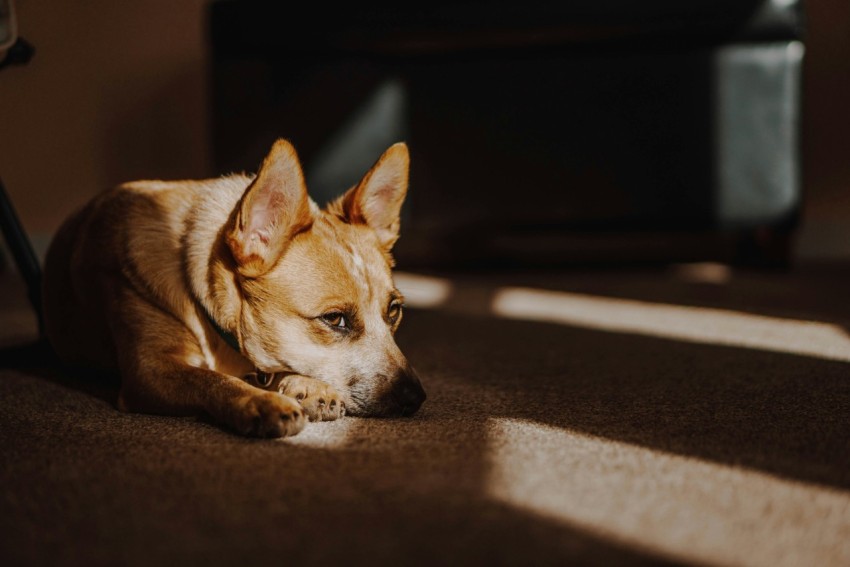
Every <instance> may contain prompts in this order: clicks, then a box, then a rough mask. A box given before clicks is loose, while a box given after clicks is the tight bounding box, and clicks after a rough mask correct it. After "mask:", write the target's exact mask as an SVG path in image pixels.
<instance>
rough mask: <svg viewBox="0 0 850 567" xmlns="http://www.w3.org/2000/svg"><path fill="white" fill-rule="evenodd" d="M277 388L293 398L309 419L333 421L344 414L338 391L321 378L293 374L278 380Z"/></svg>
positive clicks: (343, 406)
mask: <svg viewBox="0 0 850 567" xmlns="http://www.w3.org/2000/svg"><path fill="white" fill-rule="evenodd" d="M278 390H279V391H280V393H281V394H283V395H284V396H289V397H290V398H295V399H296V400H297V401H298V403H300V404H301V407H302V408H304V411H305V412H306V414H307V416H308V417H309V418H310V421H333V420H335V419H339V418H341V417H342V416H344V415H345V402H344V401H343V399H342V396H341V395H340V393H339V392H337V391H336V389H335V388H334V387H333V386H331V385H330V384H327V383H325V382H322V381H321V380H316V379H315V378H308V377H307V376H299V375H296V374H293V375H290V376H286V377H285V378H283V379H282V380H281V381H280V384H279V385H278Z"/></svg>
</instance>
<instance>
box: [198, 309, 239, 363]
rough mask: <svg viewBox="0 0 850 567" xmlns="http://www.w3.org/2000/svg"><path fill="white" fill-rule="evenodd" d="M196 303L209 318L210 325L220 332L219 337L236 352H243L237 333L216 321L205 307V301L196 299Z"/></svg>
mask: <svg viewBox="0 0 850 567" xmlns="http://www.w3.org/2000/svg"><path fill="white" fill-rule="evenodd" d="M195 303H197V304H198V307H199V308H200V310H201V313H203V314H204V317H205V318H206V319H207V323H209V324H210V326H211V327H212V328H213V329H215V332H216V333H217V334H218V336H219V337H221V340H223V341H224V342H225V343H227V346H229V347H230V348H232V349H233V350H235V351H236V352H238V353H241V352H242V347H241V346H239V339H238V338H236V335H234V334H233V333H231V332H230V331H227V330H225V329H224V328H222V326H221V325H219V324H218V321H216V320H215V318H214V317H213V316H212V315H210V312H209V311H207V308H206V307H204V304H203V303H201V302H200V301H197V300H196V301H195Z"/></svg>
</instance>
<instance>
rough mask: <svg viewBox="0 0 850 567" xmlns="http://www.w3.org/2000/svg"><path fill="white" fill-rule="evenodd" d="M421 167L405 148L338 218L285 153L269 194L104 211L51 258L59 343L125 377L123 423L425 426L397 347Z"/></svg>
mask: <svg viewBox="0 0 850 567" xmlns="http://www.w3.org/2000/svg"><path fill="white" fill-rule="evenodd" d="M408 165H409V156H408V150H407V146H406V145H404V144H403V143H398V144H395V145H393V146H391V147H390V148H389V149H388V150H387V151H386V152H385V153H384V154H383V155H382V156H381V158H380V159H379V160H378V161H377V163H376V164H375V165H374V166H373V167H372V169H371V170H369V172H368V173H366V175H365V176H364V177H363V179H362V180H361V181H360V183H358V184H357V185H356V186H355V187H353V188H352V189H350V190H349V191H348V192H346V193H345V194H344V195H342V196H341V197H340V198H339V199H337V200H336V201H334V202H333V203H330V204H329V205H328V206H327V207H326V208H325V209H323V210H320V209H319V207H318V206H317V205H316V204H315V203H314V202H313V201H312V200H311V199H310V198H309V197H308V195H307V190H306V187H305V183H304V176H303V173H302V170H301V165H300V163H299V160H298V157H297V155H296V153H295V149H294V148H293V147H292V145H291V144H290V143H289V142H287V141H285V140H278V141H277V142H276V143H275V144H274V146H273V147H272V148H271V151H270V152H269V154H268V156H267V157H266V158H265V160H264V161H263V164H262V166H261V168H260V170H259V172H258V173H257V175H256V176H255V177H253V178H251V177H247V176H244V175H233V176H228V177H222V178H219V179H211V180H203V181H175V182H163V181H138V182H133V183H128V184H125V185H122V186H120V187H117V188H115V189H113V190H112V191H109V192H107V193H104V194H102V195H100V196H98V197H97V198H95V199H94V200H93V201H92V202H91V203H89V204H88V205H87V206H86V207H85V208H83V209H82V210H81V211H80V212H78V213H77V214H76V215H74V216H73V217H71V218H70V219H69V220H68V221H67V222H66V223H65V224H64V225H63V226H62V227H61V228H60V230H59V232H58V233H57V235H56V237H55V239H54V241H53V243H52V244H51V246H50V249H49V251H48V254H47V259H46V262H45V271H44V294H43V295H44V297H43V302H44V312H45V329H46V333H47V336H48V339H49V340H50V342H51V344H52V345H53V347H54V349H55V350H56V352H57V353H58V354H59V356H60V358H62V360H63V361H65V362H66V363H68V364H70V365H74V366H80V365H83V366H89V367H92V366H94V367H97V368H100V369H108V370H117V371H118V372H119V373H120V375H121V391H120V396H119V400H118V406H119V407H120V408H121V409H123V410H125V411H134V412H145V413H161V414H168V415H188V414H198V413H207V414H209V415H210V416H212V417H213V419H215V420H217V421H218V422H220V423H223V424H226V425H228V426H230V427H232V428H233V429H235V430H236V431H239V432H241V433H243V434H247V435H259V436H270V437H278V436H286V435H294V434H296V433H298V432H299V431H300V430H301V429H302V428H303V427H304V425H305V422H306V419H307V418H310V419H325V420H327V419H336V418H338V417H341V416H342V415H343V414H345V413H349V414H353V415H361V416H387V415H410V414H412V413H414V412H415V411H416V410H417V409H418V408H419V407H420V405H421V404H422V402H423V401H424V400H425V392H424V390H423V389H422V386H421V384H420V382H419V379H418V378H417V376H416V374H415V373H414V372H413V370H412V368H411V367H410V365H409V364H408V362H407V360H406V359H405V357H404V355H403V354H402V353H401V351H400V350H399V348H398V346H396V343H395V339H394V333H395V331H396V329H397V328H398V325H399V323H400V322H401V317H402V297H401V294H400V293H399V292H398V291H397V290H396V289H395V286H394V285H393V279H392V274H391V267H392V265H393V260H392V257H391V256H390V250H391V248H392V246H393V244H394V243H395V241H396V239H397V238H398V236H399V225H400V223H399V213H400V209H401V206H402V202H403V201H404V197H405V194H406V192H407V183H408ZM269 375H273V377H274V380H269V379H268V377H269ZM246 376H253V379H254V380H255V383H257V382H259V385H262V386H266V387H271V388H274V389H277V390H279V392H281V393H278V392H276V391H266V390H262V389H260V388H258V387H256V386H254V385H251V384H249V383H248V382H246V381H245V380H243V379H242V378H243V377H246Z"/></svg>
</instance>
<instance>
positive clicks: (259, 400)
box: [233, 392, 307, 437]
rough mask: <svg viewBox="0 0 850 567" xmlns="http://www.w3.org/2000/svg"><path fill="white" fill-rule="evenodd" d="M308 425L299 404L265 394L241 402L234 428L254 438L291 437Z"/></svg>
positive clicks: (274, 395)
mask: <svg viewBox="0 0 850 567" xmlns="http://www.w3.org/2000/svg"><path fill="white" fill-rule="evenodd" d="M306 424H307V416H306V415H305V410H304V409H303V408H302V407H301V404H299V403H298V402H297V401H296V400H294V399H292V398H289V397H287V396H282V395H280V394H278V393H277V392H262V393H257V394H256V395H252V396H249V397H247V398H243V399H242V400H240V403H239V404H238V408H237V411H236V417H235V419H234V424H233V425H234V426H235V427H236V429H237V430H238V431H240V432H241V433H243V434H245V435H251V436H255V437H290V436H292V435H295V434H296V433H298V432H299V431H301V430H302V429H304V426H305V425H306Z"/></svg>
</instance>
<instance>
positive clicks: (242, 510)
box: [0, 265, 850, 565]
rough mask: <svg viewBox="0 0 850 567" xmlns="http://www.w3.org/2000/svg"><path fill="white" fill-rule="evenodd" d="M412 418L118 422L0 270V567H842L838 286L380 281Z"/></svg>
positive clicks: (718, 280)
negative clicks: (61, 364)
mask: <svg viewBox="0 0 850 567" xmlns="http://www.w3.org/2000/svg"><path fill="white" fill-rule="evenodd" d="M398 283H399V286H400V287H401V288H402V290H403V291H404V292H405V294H406V295H407V301H408V304H409V306H410V308H409V309H408V312H407V314H406V316H405V321H404V324H403V325H402V328H401V330H400V331H399V335H398V342H399V344H400V345H401V347H402V349H403V350H404V352H405V353H406V354H407V356H408V358H409V359H410V360H411V362H412V363H413V365H414V366H415V367H416V368H417V370H418V372H419V374H420V376H421V377H422V379H423V383H424V385H425V388H426V390H427V391H428V395H429V398H428V400H427V402H426V403H425V405H424V406H423V408H422V410H421V411H420V412H419V413H418V414H417V415H416V416H414V417H412V418H407V419H358V418H350V417H347V418H345V419H343V420H341V421H338V422H329V423H312V424H309V425H308V427H307V428H306V429H305V430H304V431H303V432H302V433H301V434H299V435H298V436H296V437H293V438H291V439H286V440H254V439H245V438H241V437H238V436H236V435H233V434H231V433H229V432H228V431H225V430H223V429H221V428H219V427H217V426H216V425H214V424H211V423H208V422H207V421H206V420H204V419H194V418H169V417H160V416H147V415H134V414H123V413H120V412H118V411H117V410H116V409H115V408H114V395H115V390H114V387H112V386H110V385H108V384H103V383H101V382H98V381H96V380H95V381H89V380H85V379H83V378H81V377H79V376H71V375H67V374H66V373H63V372H62V371H61V370H59V369H58V368H56V367H55V366H54V365H52V363H51V362H50V359H49V356H48V355H47V354H46V353H45V352H44V351H43V350H41V349H40V348H39V346H38V345H37V344H33V340H34V338H35V322H34V321H33V317H32V313H31V310H30V309H29V308H28V306H27V304H26V298H25V294H24V291H23V288H22V286H21V284H20V282H18V281H17V280H16V279H15V278H14V276H13V275H11V274H5V275H2V276H0V289H2V294H0V308H2V312H0V345H2V346H3V351H2V356H1V357H0V358H1V359H2V362H3V364H2V366H3V368H2V370H0V563H2V564H3V565H242V564H253V565H284V564H287V563H298V564H302V565H303V564H309V565H313V564H316V565H318V564H329V563H345V564H354V565H361V564H369V565H389V564H393V565H398V564H401V565H566V564H578V565H664V564H679V565H847V564H850V365H848V362H850V336H848V332H847V329H848V323H850V302H848V301H846V295H847V290H849V289H850V266H828V267H822V266H813V267H801V268H797V269H794V270H792V271H790V272H783V273H763V272H746V271H740V270H730V269H729V268H726V267H722V266H714V265H697V266H673V267H665V268H646V269H637V268H634V269H599V270H576V271H563V272H559V273H553V272H548V273H545V272H538V273H533V272H525V273H511V274H496V273H465V274H464V273H452V274H439V273H432V274H423V273H418V274H407V273H401V274H400V275H399V279H398Z"/></svg>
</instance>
